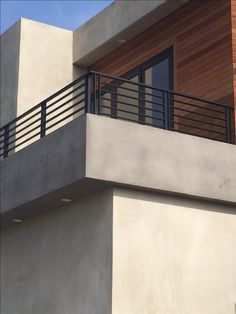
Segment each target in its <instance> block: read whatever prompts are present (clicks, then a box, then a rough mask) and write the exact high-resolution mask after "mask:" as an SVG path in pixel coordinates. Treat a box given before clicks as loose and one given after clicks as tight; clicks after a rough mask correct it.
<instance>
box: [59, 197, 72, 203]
mask: <svg viewBox="0 0 236 314" xmlns="http://www.w3.org/2000/svg"><path fill="white" fill-rule="evenodd" d="M61 201H62V202H63V203H70V202H71V201H72V199H70V198H61Z"/></svg>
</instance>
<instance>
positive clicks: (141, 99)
mask: <svg viewBox="0 0 236 314" xmlns="http://www.w3.org/2000/svg"><path fill="white" fill-rule="evenodd" d="M102 91H104V89H102ZM106 93H109V94H112V95H116V96H121V97H125V98H130V99H133V100H138V101H142V102H147V103H150V104H153V105H158V106H162V107H164V105H163V104H160V103H157V102H154V101H150V100H146V99H145V98H136V97H132V96H128V95H124V94H120V93H115V92H110V91H109V92H108V91H106ZM113 101H114V100H113ZM116 101H117V102H119V100H116Z"/></svg>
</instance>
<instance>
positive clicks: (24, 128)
mask: <svg viewBox="0 0 236 314" xmlns="http://www.w3.org/2000/svg"><path fill="white" fill-rule="evenodd" d="M40 120H41V118H38V119H36V120H34V121H33V122H31V123H30V124H28V125H26V126H25V127H23V128H22V129H20V130H18V131H16V132H15V133H13V134H11V135H10V136H8V139H10V138H12V137H13V136H15V135H16V134H19V133H20V132H22V131H24V130H26V129H27V128H28V127H30V126H32V125H33V124H35V123H36V122H38V121H40Z"/></svg>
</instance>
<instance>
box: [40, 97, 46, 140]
mask: <svg viewBox="0 0 236 314" xmlns="http://www.w3.org/2000/svg"><path fill="white" fill-rule="evenodd" d="M46 109H47V107H46V102H42V103H41V106H40V115H41V120H40V137H44V136H45V135H46V116H47V113H46Z"/></svg>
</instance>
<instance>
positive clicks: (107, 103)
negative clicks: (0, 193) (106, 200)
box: [0, 71, 233, 158]
mask: <svg viewBox="0 0 236 314" xmlns="http://www.w3.org/2000/svg"><path fill="white" fill-rule="evenodd" d="M85 113H91V114H95V115H102V116H107V117H110V118H113V119H121V120H127V121H131V122H134V123H139V124H143V125H149V126H151V127H155V128H161V129H166V130H170V131H176V132H180V133H186V134H189V135H194V136H198V137H204V138H208V139H211V140H216V141H221V142H227V143H233V123H232V121H233V109H232V108H231V107H229V106H227V105H223V104H219V103H217V102H214V101H209V100H206V99H203V98H198V97H194V96H190V95H185V94H182V93H177V92H174V91H170V90H163V89H159V88H157V87H154V86H149V85H145V84H141V83H137V82H134V81H132V80H126V79H124V78H120V77H114V76H112V75H108V74H103V73H98V72H94V71H91V72H90V73H87V74H85V75H83V76H82V77H80V78H79V79H77V80H75V81H74V82H72V83H71V84H69V85H67V86H65V87H64V88H62V89H61V90H59V91H58V92H56V93H55V94H53V95H52V96H50V97H48V98H47V99H45V100H44V101H42V102H41V103H40V104H38V105H36V106H34V107H33V108H32V109H30V110H28V111H27V112H25V113H24V114H22V115H21V116H19V117H17V118H16V119H14V120H12V121H10V122H9V123H7V124H6V125H4V126H3V127H1V129H0V157H1V158H6V157H7V156H8V155H10V154H13V153H14V152H16V151H18V150H20V149H22V148H24V147H26V146H28V145H29V144H31V143H32V142H35V141H36V140H38V139H40V138H42V137H44V136H46V135H48V134H49V133H51V132H53V131H55V130H56V129H58V128H60V127H62V126H63V125H65V124H67V123H68V122H70V121H72V120H74V119H76V118H78V117H79V116H81V115H83V114H85Z"/></svg>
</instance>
